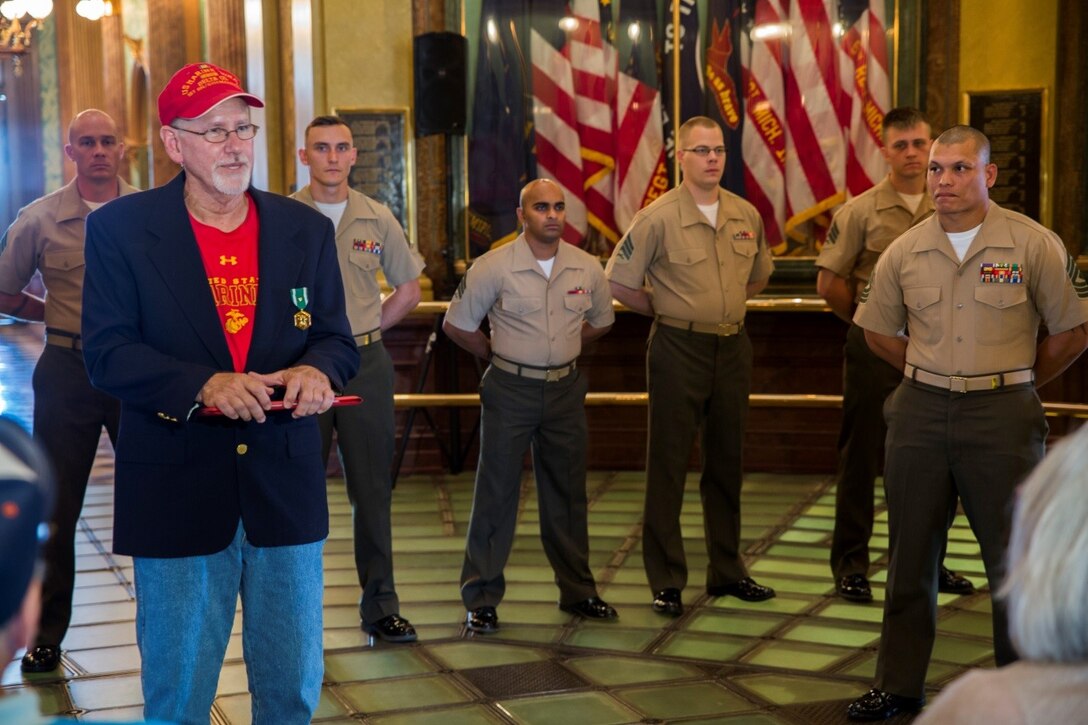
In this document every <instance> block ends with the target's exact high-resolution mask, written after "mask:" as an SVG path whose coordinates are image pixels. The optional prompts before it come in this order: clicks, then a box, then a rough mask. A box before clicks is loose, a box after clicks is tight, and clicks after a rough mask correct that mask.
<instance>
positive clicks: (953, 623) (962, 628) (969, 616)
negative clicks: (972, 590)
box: [937, 612, 993, 637]
mask: <svg viewBox="0 0 1088 725" xmlns="http://www.w3.org/2000/svg"><path fill="white" fill-rule="evenodd" d="M937 631H938V632H951V633H953V634H966V635H968V636H973V637H987V636H991V635H992V634H993V618H992V617H991V616H990V615H989V614H985V613H980V612H956V613H954V614H951V615H949V616H948V617H945V618H943V619H941V620H939V621H938V622H937Z"/></svg>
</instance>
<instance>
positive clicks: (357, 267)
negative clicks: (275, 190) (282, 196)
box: [291, 184, 424, 335]
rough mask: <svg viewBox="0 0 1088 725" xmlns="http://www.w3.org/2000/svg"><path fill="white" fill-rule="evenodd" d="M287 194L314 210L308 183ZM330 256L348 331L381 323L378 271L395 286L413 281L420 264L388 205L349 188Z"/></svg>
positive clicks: (356, 331) (360, 331)
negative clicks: (336, 265) (334, 263)
mask: <svg viewBox="0 0 1088 725" xmlns="http://www.w3.org/2000/svg"><path fill="white" fill-rule="evenodd" d="M291 198H292V199H297V200H299V201H301V202H302V203H304V204H308V205H309V206H311V207H313V208H314V209H317V204H315V203H314V197H313V195H312V194H311V193H310V186H309V185H308V184H307V185H306V186H304V187H303V188H301V189H299V190H298V191H296V192H295V193H294V194H292V195H291ZM336 256H337V258H338V259H339V261H340V276H341V278H342V279H343V280H344V301H345V303H346V305H347V313H348V321H349V322H350V323H351V332H352V334H354V335H361V334H363V333H365V332H370V331H372V330H375V329H377V328H379V327H381V324H382V295H381V284H380V283H379V282H378V270H379V269H381V271H382V273H383V274H385V279H386V281H387V282H388V283H389V286H390V287H393V288H396V287H399V286H400V285H402V284H405V283H407V282H411V281H412V280H414V279H417V278H418V277H419V273H420V272H422V271H423V266H424V264H423V258H422V257H420V256H419V253H418V252H416V251H415V250H414V249H412V248H411V247H410V246H409V245H408V239H407V238H406V237H405V236H404V230H403V229H402V228H401V226H400V222H398V221H397V218H396V217H395V216H393V212H391V211H390V210H389V207H387V206H386V205H385V204H382V203H381V202H379V201H375V200H374V199H371V198H370V197H369V196H367V195H366V194H363V193H361V192H358V191H355V190H354V189H348V205H347V207H345V209H344V214H343V216H341V217H340V224H339V225H338V226H337V228H336Z"/></svg>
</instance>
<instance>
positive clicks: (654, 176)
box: [615, 0, 669, 234]
mask: <svg viewBox="0 0 1088 725" xmlns="http://www.w3.org/2000/svg"><path fill="white" fill-rule="evenodd" d="M656 12H657V11H656V9H655V7H654V0H624V3H623V24H624V27H625V28H626V29H627V34H628V37H630V38H631V42H632V49H631V61H630V62H629V63H628V64H627V67H626V68H625V70H621V71H618V73H617V75H616V174H615V179H616V196H615V200H616V204H615V212H616V225H617V227H618V231H619V232H620V233H621V234H622V233H623V232H625V231H627V227H629V226H630V225H631V220H632V219H634V216H635V213H636V212H638V210H639V209H641V208H642V207H644V206H646V205H647V204H649V203H650V202H652V201H653V200H654V199H656V198H657V197H659V196H660V195H661V194H663V193H665V192H666V191H668V189H669V174H668V168H667V167H666V166H665V142H664V136H663V133H662V128H661V127H662V123H661V93H660V91H659V90H658V89H657V67H656V64H654V63H653V62H652V61H651V62H650V63H646V64H643V63H642V62H640V60H639V56H640V54H641V55H643V56H646V55H648V56H649V57H650V58H651V59H652V57H653V56H652V53H653V28H654V24H655V20H656ZM644 65H645V66H649V67H644ZM648 79H652V80H653V85H651V84H650V83H647V82H646V80H648Z"/></svg>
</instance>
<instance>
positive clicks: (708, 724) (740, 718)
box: [684, 712, 793, 725]
mask: <svg viewBox="0 0 1088 725" xmlns="http://www.w3.org/2000/svg"><path fill="white" fill-rule="evenodd" d="M684 725H793V720H779V719H778V718H776V717H775V716H773V715H766V714H764V713H759V712H754V713H749V714H747V715H734V716H732V717H715V718H709V719H706V720H704V719H702V718H698V719H695V720H685V721H684Z"/></svg>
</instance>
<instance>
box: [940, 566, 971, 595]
mask: <svg viewBox="0 0 1088 725" xmlns="http://www.w3.org/2000/svg"><path fill="white" fill-rule="evenodd" d="M937 591H939V592H943V593H945V594H974V593H975V585H974V584H972V583H971V582H970V580H969V579H967V577H962V576H960V575H959V574H957V573H956V572H954V571H952V570H951V569H948V568H946V567H944V566H942V567H941V573H940V574H938V575H937Z"/></svg>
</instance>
